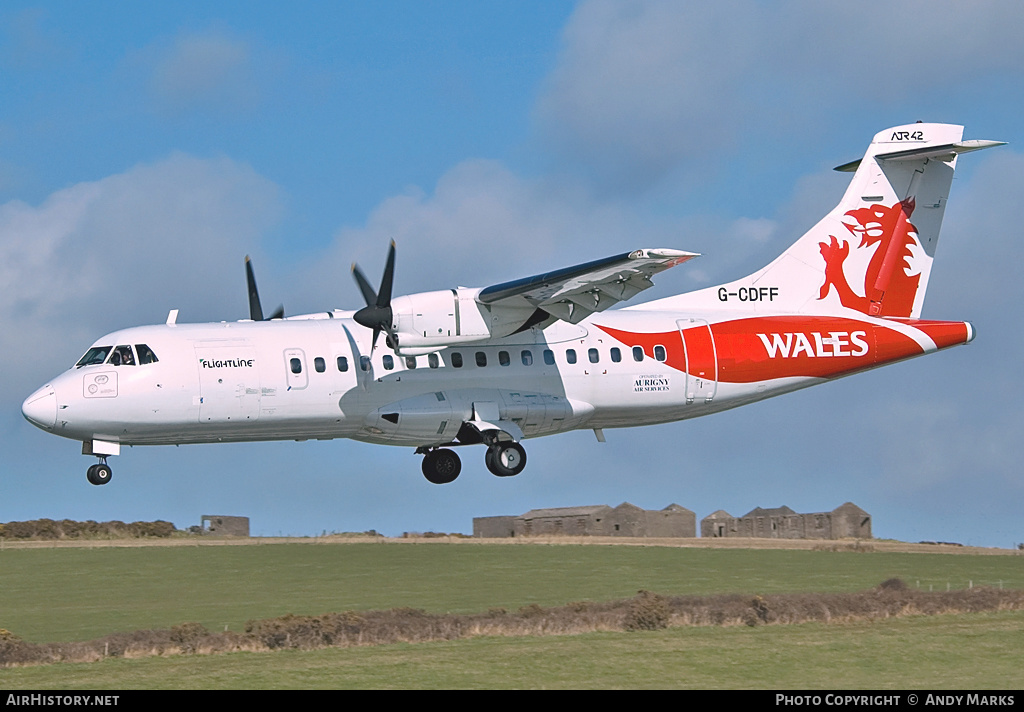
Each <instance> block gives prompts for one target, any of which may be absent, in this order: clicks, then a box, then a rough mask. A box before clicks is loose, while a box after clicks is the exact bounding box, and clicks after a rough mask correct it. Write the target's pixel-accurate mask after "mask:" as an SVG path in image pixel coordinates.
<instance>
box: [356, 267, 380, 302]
mask: <svg viewBox="0 0 1024 712" xmlns="http://www.w3.org/2000/svg"><path fill="white" fill-rule="evenodd" d="M352 276H353V277H355V278H356V284H358V285H359V291H361V292H362V293H363V299H364V300H365V301H366V306H370V305H372V304H376V303H377V293H376V292H375V291H373V287H372V286H370V281H369V280H368V279H366V277H364V276H363V271H362V270H361V269H359V265H357V264H356V263H355V262H353V263H352Z"/></svg>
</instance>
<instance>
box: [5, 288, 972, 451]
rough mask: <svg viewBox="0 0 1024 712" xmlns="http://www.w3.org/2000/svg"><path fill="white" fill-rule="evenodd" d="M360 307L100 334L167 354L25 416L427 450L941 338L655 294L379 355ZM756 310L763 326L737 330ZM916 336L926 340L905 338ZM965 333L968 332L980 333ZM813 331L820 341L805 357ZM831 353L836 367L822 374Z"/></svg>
mask: <svg viewBox="0 0 1024 712" xmlns="http://www.w3.org/2000/svg"><path fill="white" fill-rule="evenodd" d="M349 315H350V312H334V313H321V314H318V315H309V316H307V317H293V318H289V319H285V320H274V321H269V322H253V321H240V322H222V323H212V324H172V325H158V326H144V327H136V328H131V329H124V330H121V331H117V332H114V333H112V334H108V335H107V336H104V337H103V338H101V339H99V340H98V341H97V342H96V346H97V347H101V346H102V347H117V346H119V345H135V346H136V348H137V345H140V344H144V345H146V346H147V347H148V348H149V349H151V350H152V352H153V353H154V354H155V356H156V358H157V360H156V362H153V363H145V364H139V365H112V364H111V363H110V362H109V360H108V362H107V363H102V364H96V365H85V366H77V367H74V368H72V369H70V370H68V371H66V372H64V373H62V374H60V375H59V376H57V377H56V378H54V379H53V380H52V381H50V383H49V384H47V386H45V387H44V388H42V389H40V390H39V391H37V392H36V393H35V394H33V396H30V397H29V399H28V400H27V401H26V411H25V412H26V415H27V416H28V417H29V418H30V419H31V420H32V421H33V422H34V423H35V424H37V425H39V426H40V427H43V428H45V429H47V430H50V431H51V432H53V433H55V434H57V435H61V436H64V437H67V438H72V439H76V440H81V441H83V442H88V441H102V442H109V443H118V444H121V445H166V444H180V443H203V442H230V441H256V440H283V439H297V440H304V439H311V438H316V439H330V438H353V439H357V440H363V441H367V442H374V443H383V444H392V445H405V446H413V447H421V446H435V445H440V444H444V443H450V442H453V441H454V440H455V439H456V436H457V435H458V433H459V430H460V428H461V427H462V425H463V423H465V422H467V421H481V420H486V421H491V422H495V423H498V427H499V428H502V429H505V430H509V431H510V432H513V433H514V431H515V429H516V428H518V429H519V430H520V431H521V437H526V438H529V437H537V436H541V435H549V434H554V433H558V432H564V431H567V430H573V429H577V428H595V429H599V428H617V427H629V426H640V425H649V424H653V423H661V422H667V421H674V420H681V419H686V418H692V417H697V416H701V415H706V414H708V413H711V412H717V411H720V410H724V409H727V408H732V407H735V406H738V405H742V404H745V403H750V402H753V401H756V400H761V399H763V398H767V397H770V396H773V395H777V394H779V393H783V392H787V391H792V390H795V389H797V388H801V387H804V386H807V385H812V384H813V383H817V382H820V381H822V380H824V379H825V378H830V377H836V376H841V375H846V374H847V373H852V372H855V371H860V370H864V369H866V368H871V367H874V366H877V365H881V364H882V363H885V362H889V361H893V360H898V359H899V358H906V357H909V356H914V355H918V354H921V353H926V352H928V351H931V350H934V349H935V348H936V347H937V346H936V345H934V344H931V343H930V342H929V343H928V344H925V345H922V344H920V342H921V340H922V332H920V331H918V329H915V328H912V327H908V326H906V325H903V324H893V323H891V322H886V321H884V320H879V319H873V318H870V317H866V316H864V315H858V317H859V319H858V320H856V321H854V320H852V319H843V320H837V319H835V318H832V319H829V320H827V323H826V322H825V321H823V318H821V317H794V316H792V315H789V316H784V315H779V316H776V317H772V316H761V317H758V318H756V319H751V318H750V315H748V314H735V313H730V312H727V311H719V312H717V313H713V312H706V313H704V314H701V315H700V316H692V315H690V314H687V315H682V314H679V313H674V312H671V311H643V307H642V305H641V307H640V309H631V310H618V311H610V312H606V313H604V314H601V315H595V316H594V317H592V318H591V319H588V320H587V321H584V322H582V323H580V324H578V325H572V324H567V323H564V322H556V323H555V324H553V325H551V326H549V327H547V328H545V329H543V330H541V329H536V328H531V329H527V330H525V331H523V332H521V333H518V334H514V335H512V336H507V337H504V338H501V339H490V340H486V341H480V342H478V343H475V344H467V345H464V346H459V347H452V348H448V349H443V350H439V351H436V352H432V353H428V354H422V355H419V356H415V357H400V356H398V355H396V354H395V353H394V352H393V351H392V350H391V349H389V348H387V347H386V346H384V345H383V344H381V345H378V347H377V349H376V350H375V351H374V352H373V354H372V357H370V358H369V359H366V357H365V355H366V354H368V353H369V352H370V338H369V337H370V332H369V330H367V329H365V328H363V327H360V326H358V325H356V324H355V323H354V322H352V321H351V319H350V318H349ZM736 317H739V318H736ZM795 320H796V321H795ZM746 322H751V324H750V326H749V330H747V329H746V327H744V328H739V327H737V326H736V325H740V324H745V323H746ZM776 322H777V323H776ZM840 322H841V323H840ZM836 323H840V325H839V326H836V325H835V324H836ZM773 325H774V326H773ZM758 330H760V332H761V333H760V335H759V334H758ZM801 330H802V331H801ZM908 331H912V332H914V333H915V334H916V335H917V336H916V337H915V338H916V341H915V339H907V338H903V337H902V336H901V334H905V332H908ZM712 333H713V334H714V335H713V336H712ZM613 334H614V335H615V336H613ZM624 334H625V336H624ZM695 334H696V335H697V336H699V337H700V339H699V340H698V341H695V340H694V335H695ZM793 334H796V336H795V340H794V336H793ZM802 334H806V336H802ZM822 335H824V336H822ZM964 336H965V337H966V338H964V339H961V340H959V343H963V342H964V341H966V340H969V338H970V332H969V328H965V329H964ZM892 338H900V339H901V341H900V343H907V344H911V345H912V348H910V349H909V350H908V349H904V351H893V347H892V346H891V345H889V346H888V348H886V349H885V354H884V358H883V357H882V356H879V355H878V353H880V352H881V350H882V349H881V346H882V345H883V342H887V341H889V340H891V339H892ZM925 340H927V339H926V337H925ZM799 343H805V344H807V345H808V346H809V348H807V347H805V348H803V350H802V351H801V352H798V349H799V346H798V344H799ZM787 344H788V345H787ZM944 345H946V344H939V345H938V346H944ZM949 345H953V344H952V343H951V344H949ZM702 349H703V351H704V353H705V355H704V356H703V357H702V356H700V352H701V350H702ZM747 351H751V353H746V352H747ZM752 351H756V353H753V352H752ZM815 360H816V361H817V362H818V363H826V362H827V363H828V365H829V366H830V368H829V369H828V370H826V371H821V370H815V369H814V368H813V367H812V366H813V365H814V364H815ZM460 362H461V365H459V364H460ZM744 364H745V366H744ZM750 364H753V366H751V365H750ZM364 367H365V370H364ZM743 367H746V368H747V371H746V372H744V373H745V375H743V376H742V377H740V376H734V375H733V374H734V373H737V372H739V371H740V369H741V368H743ZM782 367H786V368H788V370H781V371H780V370H779V369H780V368H782ZM752 369H753V370H752ZM757 369H761V370H762V371H763V373H761V372H759V371H757ZM794 369H795V370H794ZM751 374H752V375H751ZM762 376H763V377H762ZM29 403H35V406H34V409H30V408H29V406H28V404H29ZM502 424H504V425H505V426H507V427H503V425H502ZM514 436H516V439H518V436H519V433H514Z"/></svg>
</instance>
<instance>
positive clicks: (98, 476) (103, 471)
mask: <svg viewBox="0 0 1024 712" xmlns="http://www.w3.org/2000/svg"><path fill="white" fill-rule="evenodd" d="M85 476H86V478H88V480H89V482H91V483H92V484H94V485H105V484H107V483H108V482H110V478H111V477H113V476H114V473H113V471H112V470H111V469H110V465H108V464H107V458H105V457H101V458H100V461H99V462H98V463H96V464H95V465H93V466H91V467H90V468H89V469H88V470H87V471H86V473H85Z"/></svg>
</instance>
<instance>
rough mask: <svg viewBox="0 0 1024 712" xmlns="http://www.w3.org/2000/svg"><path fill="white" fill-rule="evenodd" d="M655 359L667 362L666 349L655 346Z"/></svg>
mask: <svg viewBox="0 0 1024 712" xmlns="http://www.w3.org/2000/svg"><path fill="white" fill-rule="evenodd" d="M654 358H655V359H656V360H658V361H664V360H665V347H664V346H655V347H654Z"/></svg>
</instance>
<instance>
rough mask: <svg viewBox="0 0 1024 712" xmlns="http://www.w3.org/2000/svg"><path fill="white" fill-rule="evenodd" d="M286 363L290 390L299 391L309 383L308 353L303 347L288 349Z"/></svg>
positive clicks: (285, 355)
mask: <svg viewBox="0 0 1024 712" xmlns="http://www.w3.org/2000/svg"><path fill="white" fill-rule="evenodd" d="M284 365H285V369H286V374H287V376H288V390H290V391H299V390H302V389H303V388H305V387H306V386H307V385H309V374H308V373H306V353H305V352H304V351H303V350H302V349H286V350H285V352H284Z"/></svg>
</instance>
